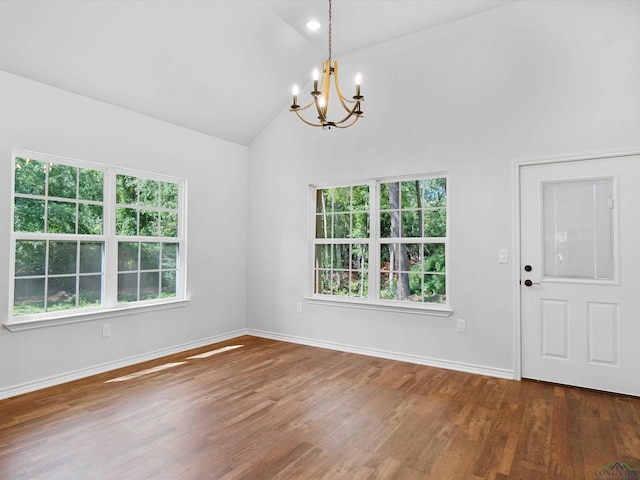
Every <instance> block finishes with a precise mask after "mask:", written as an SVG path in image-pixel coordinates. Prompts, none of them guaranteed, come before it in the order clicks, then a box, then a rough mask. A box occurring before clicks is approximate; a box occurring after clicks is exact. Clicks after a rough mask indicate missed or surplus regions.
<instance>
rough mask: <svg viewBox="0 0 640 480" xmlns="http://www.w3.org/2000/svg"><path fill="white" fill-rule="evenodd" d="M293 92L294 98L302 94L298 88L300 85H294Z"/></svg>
mask: <svg viewBox="0 0 640 480" xmlns="http://www.w3.org/2000/svg"><path fill="white" fill-rule="evenodd" d="M291 91H292V92H293V96H294V97H296V96H297V95H298V93H299V92H300V89H299V88H298V85H294V86H293V88H292V89H291Z"/></svg>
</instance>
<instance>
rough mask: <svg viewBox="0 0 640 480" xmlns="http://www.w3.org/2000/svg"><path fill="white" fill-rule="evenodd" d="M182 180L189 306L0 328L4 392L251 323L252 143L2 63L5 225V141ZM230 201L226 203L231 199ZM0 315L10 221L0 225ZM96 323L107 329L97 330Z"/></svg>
mask: <svg viewBox="0 0 640 480" xmlns="http://www.w3.org/2000/svg"><path fill="white" fill-rule="evenodd" d="M14 147H16V148H22V149H26V150H31V151H36V152H43V153H49V154H54V155H60V156H65V157H71V158H77V159H83V160H88V161H92V162H98V163H103V164H109V165H120V166H128V167H132V168H136V169H139V170H144V171H150V172H156V173H162V174H167V175H174V176H179V177H183V178H186V179H187V180H188V197H189V198H188V222H189V223H188V242H189V243H188V245H189V250H188V287H187V288H188V296H189V297H190V298H191V302H190V303H189V305H188V306H186V307H184V308H177V309H171V310H163V311H157V312H153V313H141V314H136V315H128V316H121V317H114V318H109V319H108V320H96V321H89V322H84V323H76V324H72V325H61V326H55V327H48V328H42V329H37V330H30V331H21V332H9V331H8V330H6V329H4V328H0V398H2V396H8V395H11V394H14V393H16V392H20V391H26V390H30V389H33V388H37V387H39V386H43V385H46V384H48V383H57V381H59V380H61V379H63V378H73V377H74V376H82V375H83V374H85V373H90V372H93V371H95V370H96V369H98V370H100V369H101V368H106V367H109V366H113V365H115V364H118V362H123V361H124V362H127V361H132V360H135V359H137V358H142V357H144V356H148V355H156V354H159V353H161V352H167V351H172V350H175V349H180V348H183V347H184V346H186V345H192V344H198V343H202V342H205V343H206V342H207V341H208V340H214V339H217V338H219V337H221V336H222V337H224V336H228V335H230V334H233V333H234V332H237V331H240V330H242V331H243V330H244V328H245V327H246V291H247V280H246V275H247V262H246V254H245V253H246V251H247V215H248V213H247V205H248V200H247V199H248V194H247V174H248V149H247V147H244V146H239V145H235V144H233V143H229V142H225V141H222V140H218V139H215V138H212V137H209V136H207V135H203V134H200V133H196V132H193V131H190V130H187V129H184V128H180V127H176V126H174V125H170V124H168V123H164V122H161V121H158V120H154V119H151V118H149V117H145V116H143V115H139V114H136V113H133V112H130V111H126V110H123V109H120V108H117V107H113V106H111V105H107V104H104V103H100V102H96V101H93V100H89V99H87V98H84V97H81V96H77V95H73V94H70V93H68V92H65V91H62V90H58V89H55V88H52V87H48V86H45V85H42V84H39V83H35V82H32V81H29V80H25V79H23V78H21V77H17V76H14V75H10V74H7V73H4V72H0V225H5V226H8V225H9V215H10V203H11V192H10V190H11V148H14ZM231 205H233V208H231ZM0 252H5V253H4V254H0V292H5V294H3V295H0V323H4V322H6V312H7V311H8V301H9V299H8V298H7V293H6V292H8V281H9V279H8V271H9V254H8V252H9V229H8V228H4V229H2V230H0ZM102 323H110V324H111V327H112V336H111V337H110V338H106V339H103V338H101V325H102Z"/></svg>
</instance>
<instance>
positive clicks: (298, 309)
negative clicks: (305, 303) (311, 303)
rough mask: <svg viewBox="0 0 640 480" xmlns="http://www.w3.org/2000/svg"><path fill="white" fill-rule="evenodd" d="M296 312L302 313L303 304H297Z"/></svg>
mask: <svg viewBox="0 0 640 480" xmlns="http://www.w3.org/2000/svg"><path fill="white" fill-rule="evenodd" d="M296 312H298V313H302V302H298V303H297V304H296Z"/></svg>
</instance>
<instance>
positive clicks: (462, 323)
mask: <svg viewBox="0 0 640 480" xmlns="http://www.w3.org/2000/svg"><path fill="white" fill-rule="evenodd" d="M466 331H467V321H466V320H463V319H461V318H459V319H458V332H460V333H465V332H466Z"/></svg>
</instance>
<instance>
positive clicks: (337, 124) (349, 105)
mask: <svg viewBox="0 0 640 480" xmlns="http://www.w3.org/2000/svg"><path fill="white" fill-rule="evenodd" d="M319 77H320V73H319V71H318V69H317V68H316V69H315V70H314V71H313V91H312V92H311V97H312V99H311V101H310V102H309V103H308V104H307V105H305V106H304V107H301V106H300V105H298V93H299V89H298V86H297V85H294V86H293V105H291V108H290V109H289V111H290V112H295V114H296V115H297V116H298V118H300V120H302V121H303V122H304V123H306V124H307V125H311V126H312V127H322V128H323V129H325V130H331V129H332V128H347V127H350V126H351V125H353V124H354V123H356V122H357V121H358V119H359V118H361V117H362V110H361V109H360V102H363V101H364V97H363V96H362V95H361V94H360V82H361V81H362V76H361V75H360V74H359V73H358V74H357V75H356V78H355V82H356V94H355V95H354V96H353V97H351V99H349V98H347V97H345V96H344V95H343V93H342V90H340V83H339V82H338V62H335V61H334V62H333V65H332V64H331V0H329V58H328V60H327V61H326V62H324V64H323V65H322V78H319ZM332 78H333V90H334V91H335V93H336V96H337V98H338V100H340V104H341V105H342V108H343V112H342V115H345V116H344V117H343V118H342V119H340V120H334V121H331V120H329V118H328V110H329V97H330V93H331V90H332V88H331V79H332ZM311 107H314V108H312V109H311V111H312V112H316V113H317V114H318V116H317V120H318V121H315V120H313V121H309V120H307V119H306V118H304V117H303V116H302V115H301V113H300V112H302V111H303V110H307V109H308V108H311Z"/></svg>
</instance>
